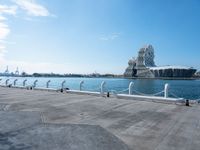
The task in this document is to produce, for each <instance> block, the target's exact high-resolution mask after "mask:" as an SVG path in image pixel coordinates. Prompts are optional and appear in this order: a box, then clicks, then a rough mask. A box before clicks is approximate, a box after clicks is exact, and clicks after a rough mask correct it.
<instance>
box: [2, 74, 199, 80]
mask: <svg viewBox="0 0 200 150" xmlns="http://www.w3.org/2000/svg"><path fill="white" fill-rule="evenodd" d="M0 77H8V78H9V77H13V78H14V77H21V78H31V77H33V78H110V79H111V78H113V79H114V78H119V79H130V80H131V79H135V80H137V79H139V80H141V79H145V80H200V77H192V78H173V77H172V78H171V77H155V78H147V77H124V76H123V75H113V76H106V75H100V76H89V75H78V76H64V75H59V76H56V75H55V76H42V75H41V76H33V75H25V76H21V75H19V76H5V75H4V76H0Z"/></svg>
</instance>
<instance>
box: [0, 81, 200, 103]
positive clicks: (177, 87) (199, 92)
mask: <svg viewBox="0 0 200 150" xmlns="http://www.w3.org/2000/svg"><path fill="white" fill-rule="evenodd" d="M0 78H1V79H2V80H1V81H0V84H1V85H5V81H6V79H10V80H9V84H12V83H13V81H14V80H15V79H18V81H17V85H18V86H22V84H23V80H24V79H27V80H28V81H27V83H26V84H27V85H33V82H34V81H35V80H36V79H37V80H38V82H37V87H46V82H47V81H48V80H51V82H50V85H49V87H50V88H61V82H62V81H63V80H66V84H65V87H68V88H70V89H74V90H79V83H80V81H82V80H84V85H83V90H89V91H99V88H100V84H101V82H102V81H105V82H106V86H105V88H106V91H111V90H115V91H122V90H124V89H127V88H128V86H129V83H130V82H134V87H133V89H134V90H136V91H139V92H141V93H145V94H154V93H158V92H160V91H162V90H163V89H164V84H165V83H169V85H170V93H173V94H175V95H177V96H178V97H182V98H187V99H199V98H200V80H152V79H151V80H150V79H120V78H119V79H118V78H114V79H113V78H34V77H27V78H22V77H9V78H8V77H0ZM123 93H128V91H125V92H123ZM133 93H134V92H133ZM134 94H136V93H134ZM171 97H174V96H173V95H172V94H171Z"/></svg>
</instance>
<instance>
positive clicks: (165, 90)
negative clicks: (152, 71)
mask: <svg viewBox="0 0 200 150" xmlns="http://www.w3.org/2000/svg"><path fill="white" fill-rule="evenodd" d="M164 94H165V95H164V97H165V98H167V97H168V96H169V84H168V83H166V84H165V89H164Z"/></svg>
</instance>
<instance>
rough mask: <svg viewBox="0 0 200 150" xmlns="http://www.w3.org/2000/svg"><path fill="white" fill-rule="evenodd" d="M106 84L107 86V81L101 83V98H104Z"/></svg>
mask: <svg viewBox="0 0 200 150" xmlns="http://www.w3.org/2000/svg"><path fill="white" fill-rule="evenodd" d="M105 84H106V82H105V81H103V82H101V93H100V94H101V96H104V88H105Z"/></svg>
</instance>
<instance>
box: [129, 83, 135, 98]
mask: <svg viewBox="0 0 200 150" xmlns="http://www.w3.org/2000/svg"><path fill="white" fill-rule="evenodd" d="M133 85H134V82H130V83H129V87H128V94H129V95H131V94H132V88H133Z"/></svg>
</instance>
